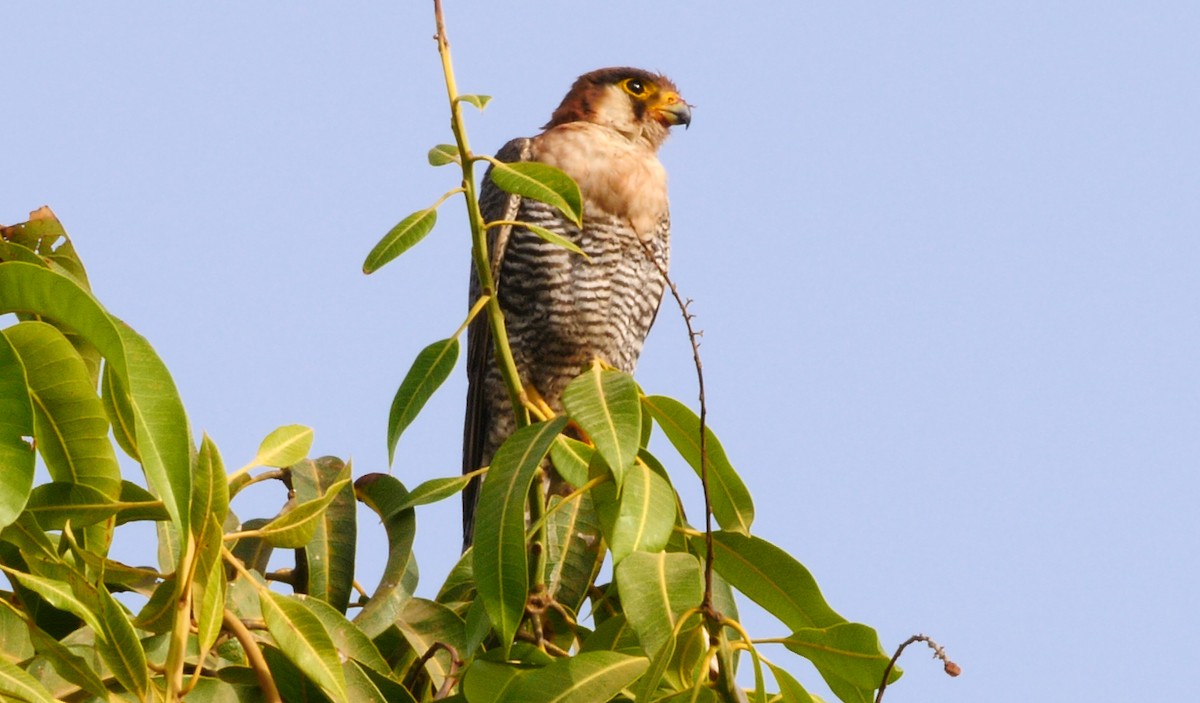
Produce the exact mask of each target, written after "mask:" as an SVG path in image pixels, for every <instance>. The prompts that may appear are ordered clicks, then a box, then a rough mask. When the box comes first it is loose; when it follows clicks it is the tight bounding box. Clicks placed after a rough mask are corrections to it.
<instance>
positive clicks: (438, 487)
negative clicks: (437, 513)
mask: <svg viewBox="0 0 1200 703" xmlns="http://www.w3.org/2000/svg"><path fill="white" fill-rule="evenodd" d="M470 482H471V477H470V476H446V477H444V478H431V479H429V480H428V481H424V482H422V483H421V484H420V485H418V486H417V487H416V488H414V489H412V492H411V493H409V494H408V499H407V500H405V501H404V503H403V504H402V505H401V507H402V508H415V507H416V506H418V505H429V504H430V503H436V502H438V501H439V500H444V499H446V498H449V497H450V496H453V495H458V494H459V493H461V492H462V489H463V488H466V486H467V484H468V483H470Z"/></svg>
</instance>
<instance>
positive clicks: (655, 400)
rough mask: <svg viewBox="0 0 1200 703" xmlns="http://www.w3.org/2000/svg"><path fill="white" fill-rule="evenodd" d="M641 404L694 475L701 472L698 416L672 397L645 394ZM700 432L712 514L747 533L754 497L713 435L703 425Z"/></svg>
mask: <svg viewBox="0 0 1200 703" xmlns="http://www.w3.org/2000/svg"><path fill="white" fill-rule="evenodd" d="M642 404H643V405H644V406H645V407H646V409H647V410H648V411H649V412H650V414H651V415H653V416H654V421H655V422H657V423H658V426H659V427H661V428H662V431H663V433H664V434H666V435H667V439H668V440H670V442H671V444H672V445H674V446H675V449H676V451H678V452H679V454H680V456H682V457H683V458H684V460H686V461H687V463H688V464H690V465H691V467H692V468H693V469H695V471H696V475H697V476H701V475H703V474H702V473H701V466H700V418H699V417H697V416H696V414H695V413H693V412H692V411H691V410H690V409H689V408H688V407H687V406H686V405H684V404H683V403H680V402H679V401H678V400H675V399H674V398H667V397H665V396H661V395H654V396H647V397H645V398H643V399H642ZM704 436H705V440H704V444H705V454H707V456H708V469H709V471H708V484H709V494H710V496H711V498H712V510H713V517H715V518H716V519H717V523H718V524H719V525H720V526H721V527H722V528H723V529H725V530H732V531H734V532H740V533H742V534H750V523H752V522H754V501H753V500H752V499H751V498H750V491H749V490H747V489H746V484H744V483H742V479H741V477H739V476H738V475H737V472H736V471H734V470H733V466H732V465H731V464H730V463H729V459H728V458H727V457H726V456H725V450H724V449H723V448H722V447H721V442H720V441H719V440H718V439H717V435H716V434H714V433H713V431H712V430H711V429H710V428H707V427H706V428H705V433H704Z"/></svg>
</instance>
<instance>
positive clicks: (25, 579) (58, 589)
mask: <svg viewBox="0 0 1200 703" xmlns="http://www.w3.org/2000/svg"><path fill="white" fill-rule="evenodd" d="M0 570H3V571H4V573H5V574H7V575H8V577H9V578H10V579H13V580H14V581H16V582H17V583H19V584H21V586H23V587H25V588H27V589H29V590H30V591H33V592H34V593H36V594H38V595H39V596H41V597H42V599H43V600H45V601H46V602H47V603H49V604H50V605H52V606H54V607H55V608H58V609H59V610H65V611H67V612H68V613H71V614H72V615H74V616H76V617H78V618H79V619H81V620H83V621H84V622H85V623H87V626H88V627H90V628H92V630H93V631H95V632H100V631H101V627H100V618H99V617H98V616H97V615H96V611H95V609H94V607H92V606H89V605H87V604H85V603H83V602H82V601H80V600H79V598H77V597H76V595H75V592H74V590H73V589H72V588H71V585H70V584H68V583H65V582H63V581H59V580H56V579H50V578H45V577H42V576H35V575H33V574H26V573H22V572H20V571H16V570H15V569H10V568H7V567H5V566H2V565H0Z"/></svg>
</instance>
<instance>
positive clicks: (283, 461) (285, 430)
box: [252, 425, 313, 469]
mask: <svg viewBox="0 0 1200 703" xmlns="http://www.w3.org/2000/svg"><path fill="white" fill-rule="evenodd" d="M312 443H313V431H312V428H311V427H305V426H304V425H284V426H283V427H279V428H277V429H275V430H274V431H272V432H271V434H269V435H267V436H266V437H265V438H263V441H262V443H261V444H259V445H258V452H257V453H256V454H255V455H254V461H253V462H252V463H253V464H254V465H255V466H274V467H277V468H281V469H282V468H285V467H288V466H291V465H292V464H295V463H296V462H298V461H300V460H301V459H303V458H305V457H306V456H308V451H309V450H310V449H312Z"/></svg>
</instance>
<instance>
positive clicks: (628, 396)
mask: <svg viewBox="0 0 1200 703" xmlns="http://www.w3.org/2000/svg"><path fill="white" fill-rule="evenodd" d="M562 399H563V405H564V406H565V407H566V409H567V412H568V413H569V414H570V415H571V419H572V420H574V421H575V422H576V423H578V424H579V426H580V427H582V428H583V429H584V431H585V432H587V433H588V436H589V437H591V439H592V443H593V444H595V445H596V451H597V452H599V453H600V456H602V457H604V461H605V463H607V464H608V467H609V468H610V469H612V473H613V478H614V479H616V482H617V486H618V487H620V485H621V482H622V481H623V479H624V475H625V472H626V471H627V470H629V467H631V466H633V460H634V458H635V457H636V456H637V453H638V439H639V438H640V437H641V426H642V408H641V404H640V403H639V402H638V390H637V384H636V383H634V381H633V377H632V376H630V375H629V374H627V373H622V372H620V371H612V370H607V369H603V368H601V367H600V364H598V363H594V364H592V367H591V368H590V369H588V370H587V371H585V372H584V373H583V374H581V375H580V376H579V377H578V378H576V379H575V380H574V381H571V383H570V384H569V385H568V386H567V388H566V390H564V391H563V397H562Z"/></svg>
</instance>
